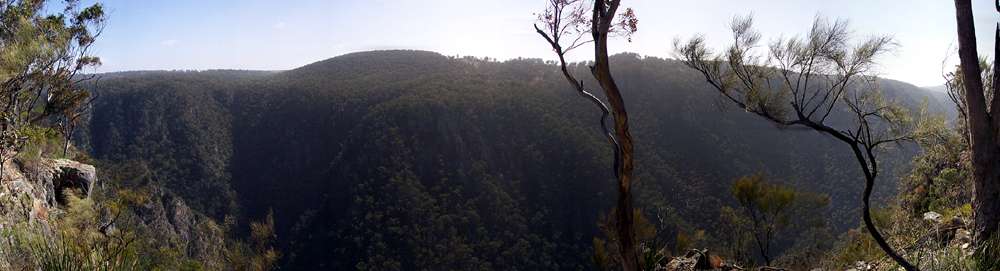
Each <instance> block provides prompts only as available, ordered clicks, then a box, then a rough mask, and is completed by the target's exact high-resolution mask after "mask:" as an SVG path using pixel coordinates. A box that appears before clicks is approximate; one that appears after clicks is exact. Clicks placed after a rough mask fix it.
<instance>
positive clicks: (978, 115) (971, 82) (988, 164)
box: [953, 0, 1000, 255]
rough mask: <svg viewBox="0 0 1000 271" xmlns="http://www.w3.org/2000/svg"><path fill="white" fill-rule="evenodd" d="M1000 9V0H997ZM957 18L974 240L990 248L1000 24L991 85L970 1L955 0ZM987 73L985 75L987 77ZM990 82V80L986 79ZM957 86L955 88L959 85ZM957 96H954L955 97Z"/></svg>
mask: <svg viewBox="0 0 1000 271" xmlns="http://www.w3.org/2000/svg"><path fill="white" fill-rule="evenodd" d="M996 9H997V12H1000V1H996ZM955 19H956V21H957V22H958V56H959V59H960V60H961V65H960V67H959V72H960V73H961V76H959V77H958V78H959V79H960V80H958V82H957V83H959V84H960V87H961V88H962V89H961V92H959V93H957V94H959V95H961V97H960V98H961V99H962V100H963V101H959V102H958V103H957V104H959V106H960V108H959V110H960V113H962V114H963V116H964V118H965V122H966V123H965V125H966V129H968V133H967V136H968V140H969V147H970V150H971V152H972V182H973V183H974V184H975V185H974V186H975V196H974V198H973V201H972V207H973V209H974V213H975V214H974V215H975V224H976V225H975V233H974V235H975V240H976V244H977V247H979V248H981V249H982V248H987V247H989V246H985V245H984V244H985V241H987V240H989V239H990V238H1000V237H998V236H1000V235H998V234H997V228H998V225H1000V136H998V134H997V133H998V130H997V129H998V128H1000V99H996V98H994V97H995V96H994V94H995V93H996V92H997V87H998V85H1000V72H997V69H998V68H1000V65H998V63H1000V57H998V56H1000V25H998V26H997V30H996V36H995V40H994V42H995V44H994V51H993V61H994V62H993V65H992V67H993V72H992V79H993V80H992V81H993V82H992V84H988V83H987V82H988V80H989V74H990V73H989V72H985V73H984V72H983V70H984V69H989V65H985V64H986V63H981V59H980V58H979V53H978V52H977V51H976V27H975V20H974V19H973V16H972V3H971V1H970V0H955ZM984 75H985V76H986V78H985V79H984ZM984 81H987V82H984ZM958 86H959V85H955V86H954V87H958ZM953 99H955V98H953ZM988 249H990V250H993V251H987V252H984V253H986V254H985V255H998V254H1000V251H996V250H997V249H996V248H988Z"/></svg>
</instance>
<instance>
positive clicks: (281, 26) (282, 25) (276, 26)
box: [271, 22, 288, 30]
mask: <svg viewBox="0 0 1000 271" xmlns="http://www.w3.org/2000/svg"><path fill="white" fill-rule="evenodd" d="M285 26H288V24H286V23H285V22H277V23H275V24H273V25H271V28H274V29H278V30H281V29H285Z"/></svg>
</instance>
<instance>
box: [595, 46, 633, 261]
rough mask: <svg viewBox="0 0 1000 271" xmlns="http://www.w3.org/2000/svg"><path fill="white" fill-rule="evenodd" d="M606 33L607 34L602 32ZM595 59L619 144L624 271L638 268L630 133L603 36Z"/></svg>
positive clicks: (596, 74)
mask: <svg viewBox="0 0 1000 271" xmlns="http://www.w3.org/2000/svg"><path fill="white" fill-rule="evenodd" d="M604 35H607V34H604ZM597 46H598V48H599V49H598V50H596V51H597V53H596V55H597V58H596V59H597V61H595V65H594V76H595V77H597V81H598V82H600V84H601V88H602V89H604V94H605V95H606V96H607V97H608V103H609V104H610V107H611V112H612V115H613V117H614V122H615V123H614V124H615V138H617V139H618V143H619V144H620V146H621V147H620V148H621V149H620V150H618V153H619V156H620V157H619V159H620V160H619V161H617V163H616V166H617V168H616V169H615V170H616V171H617V172H616V175H617V177H618V207H617V216H618V217H617V223H618V240H619V242H620V246H621V253H622V258H623V260H624V263H623V267H624V268H625V270H626V271H633V270H638V261H637V260H638V257H637V255H636V253H635V249H636V247H635V233H634V232H635V231H634V229H633V228H634V225H633V221H632V220H633V211H632V209H633V208H632V168H633V164H634V160H633V153H634V150H633V145H632V134H631V133H630V132H629V128H628V127H629V125H628V113H627V111H626V110H625V101H624V100H623V99H622V96H621V92H619V90H618V84H616V83H615V80H614V78H612V77H611V70H610V67H609V65H608V53H607V52H608V51H607V39H602V40H601V41H599V42H598V44H597Z"/></svg>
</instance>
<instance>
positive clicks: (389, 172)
mask: <svg viewBox="0 0 1000 271" xmlns="http://www.w3.org/2000/svg"><path fill="white" fill-rule="evenodd" d="M574 68H575V69H576V72H577V73H578V74H580V77H581V78H585V77H587V76H584V75H585V74H587V73H586V67H583V66H579V65H578V66H575V67H574ZM612 69H613V71H614V72H615V74H616V79H617V80H618V81H619V83H620V86H621V88H622V91H623V92H624V97H625V100H626V104H627V105H628V109H629V112H630V113H631V114H632V117H633V119H632V121H633V124H632V125H633V133H634V136H635V140H636V147H637V161H638V162H637V163H638V165H637V167H636V176H637V187H636V191H637V192H636V193H637V195H636V198H637V201H638V203H637V205H638V206H640V207H641V208H643V212H644V213H646V215H647V216H648V217H656V218H660V219H659V220H658V221H655V224H656V226H657V227H658V228H659V229H660V231H661V232H675V231H677V230H679V229H686V230H687V229H706V230H707V232H708V233H709V235H712V234H713V233H714V232H715V231H716V230H717V229H715V228H714V226H715V224H716V223H714V220H715V219H717V218H718V217H719V214H718V212H719V206H722V205H729V204H732V199H731V198H730V196H729V190H728V189H729V185H730V184H731V183H732V181H733V180H734V179H735V178H737V177H739V176H743V175H748V174H753V173H756V172H763V173H766V174H767V175H768V176H772V177H774V178H776V179H778V180H780V181H781V182H784V183H788V184H791V185H793V186H796V187H798V188H800V189H804V190H808V191H813V192H822V193H827V194H829V195H830V196H831V197H832V204H831V206H832V207H831V208H830V210H820V211H823V212H829V217H830V219H831V221H832V222H834V225H835V226H836V228H837V229H838V230H844V229H846V228H848V227H853V226H856V225H857V223H858V222H857V221H858V217H859V215H858V211H857V210H858V207H859V205H860V196H859V195H860V193H861V190H862V181H861V180H862V179H861V177H860V172H859V170H858V168H857V166H856V165H855V163H856V162H855V161H854V160H853V158H852V156H851V154H850V153H849V152H848V151H847V150H845V149H844V148H842V147H843V146H841V145H840V144H842V143H840V142H836V141H832V140H830V139H828V138H826V137H823V136H821V135H818V134H816V133H812V132H804V131H799V130H779V129H775V128H774V126H773V125H771V124H769V123H767V122H764V121H762V120H760V119H758V118H756V117H754V116H752V115H750V114H746V113H745V112H742V111H740V110H735V109H734V108H732V107H731V106H728V105H727V104H726V103H722V102H720V100H719V99H718V98H719V97H718V96H717V94H716V93H715V92H712V91H710V90H709V89H708V88H707V86H706V85H705V84H704V80H703V78H701V77H700V75H698V74H696V73H695V72H694V71H692V70H690V69H688V68H686V67H685V66H683V65H682V64H681V63H679V62H678V61H674V60H667V59H658V58H648V57H647V58H641V57H638V56H637V55H634V54H620V55H616V56H614V57H613V58H612ZM585 85H586V86H596V84H595V83H594V82H592V81H586V82H585ZM880 85H881V87H882V89H883V90H884V92H885V94H886V96H888V97H890V98H892V99H895V100H897V101H900V102H901V103H903V104H906V105H908V106H912V107H916V106H918V105H919V104H921V103H922V102H923V101H927V104H928V107H929V108H930V109H931V110H932V111H936V112H945V113H946V112H949V110H950V109H949V108H951V107H950V106H949V104H948V103H947V97H944V100H942V99H941V96H940V95H938V94H936V93H934V92H930V91H928V90H926V89H923V88H919V87H915V86H913V85H910V84H907V83H903V82H898V81H891V80H883V81H881V82H880ZM92 89H93V91H95V92H96V93H97V94H98V96H99V97H100V98H99V99H98V100H97V103H96V104H95V108H94V111H93V115H92V117H91V118H90V119H89V120H88V123H87V125H86V129H83V130H84V131H82V132H81V133H80V134H79V135H78V137H77V139H78V141H79V142H78V145H81V146H84V148H86V149H87V150H88V151H90V152H91V154H92V155H93V156H94V157H96V158H98V159H104V160H108V161H117V162H125V161H133V162H135V161H139V162H140V163H143V164H145V165H146V166H147V167H149V168H150V169H152V171H153V172H156V175H157V176H156V178H157V179H158V181H160V182H163V183H164V184H165V185H166V186H167V187H168V188H170V189H172V190H174V191H176V192H177V193H178V194H179V195H181V196H182V197H184V198H185V199H186V200H187V201H188V202H190V203H191V206H192V207H193V208H195V209H197V210H199V211H202V212H205V213H208V214H210V215H212V216H215V217H219V218H221V217H224V216H227V215H232V216H234V217H238V218H239V221H240V223H245V221H247V220H248V219H258V218H260V217H263V216H264V214H266V212H267V211H268V210H273V211H274V214H275V218H276V219H275V220H276V226H277V230H278V239H279V242H280V244H281V248H282V250H283V253H284V255H285V257H283V262H284V263H283V264H284V266H285V267H286V268H288V269H306V268H314V269H315V268H319V269H337V270H339V269H354V268H356V267H359V266H364V267H368V268H373V269H381V268H390V267H397V268H403V269H422V268H429V269H463V270H468V269H501V270H508V269H515V268H516V269H528V270H535V269H591V268H593V267H592V266H591V265H590V264H589V262H590V260H589V257H590V255H591V239H592V238H593V237H594V236H595V235H596V234H597V233H598V229H597V226H596V221H597V219H598V216H599V215H600V214H602V213H606V212H607V211H609V210H610V208H611V206H612V205H611V203H612V202H613V198H614V186H613V176H612V171H611V169H610V167H611V166H610V161H611V155H610V153H611V151H610V147H609V146H608V145H607V144H606V142H604V140H603V138H602V137H601V135H600V133H599V132H598V125H597V119H598V116H599V112H598V111H597V110H596V109H595V108H593V106H592V105H591V104H589V103H588V102H587V101H586V100H583V99H581V98H579V96H577V95H576V94H575V93H573V91H571V90H570V89H569V88H568V86H567V85H566V83H565V79H563V78H562V77H561V75H560V74H559V73H558V70H557V68H556V67H555V66H553V65H550V64H546V63H544V62H543V61H541V60H535V59H517V60H510V61H505V62H491V61H483V60H479V59H475V58H450V57H445V56H442V55H439V54H436V53H432V52H422V51H375V52H362V53H353V54H348V55H343V56H339V57H335V58H332V59H328V60H324V61H320V62H316V63H313V64H310V65H306V66H304V67H301V68H298V69H294V70H289V71H281V72H255V71H207V72H134V73H116V74H108V75H105V76H104V79H102V80H100V81H99V83H97V84H96V85H94V86H92ZM834 118H840V116H834ZM835 121H846V120H845V119H843V118H840V119H839V120H835ZM915 152H916V150H915V149H914V148H913V147H910V146H903V147H901V148H899V149H898V150H897V151H895V152H892V153H890V154H886V155H885V156H883V158H884V159H883V160H884V161H883V163H884V165H883V168H884V169H885V170H883V172H886V173H887V174H886V175H884V176H883V177H882V178H881V179H880V180H879V181H880V183H879V184H878V188H877V192H876V194H877V197H878V198H883V199H884V198H888V197H889V196H891V195H892V194H893V193H894V187H895V183H896V180H895V178H894V176H895V174H896V173H898V172H904V171H903V170H906V169H905V168H904V165H906V164H907V162H908V161H909V158H910V157H911V156H912V155H913V154H914V153H915Z"/></svg>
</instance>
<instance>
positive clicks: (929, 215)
mask: <svg viewBox="0 0 1000 271" xmlns="http://www.w3.org/2000/svg"><path fill="white" fill-rule="evenodd" d="M924 220H927V221H930V222H934V223H941V214H939V213H937V212H933V211H932V212H926V213H924Z"/></svg>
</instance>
